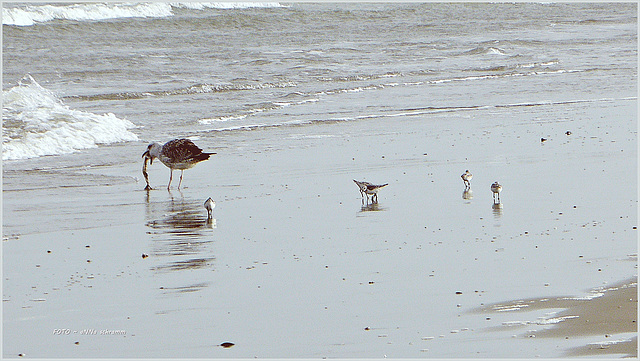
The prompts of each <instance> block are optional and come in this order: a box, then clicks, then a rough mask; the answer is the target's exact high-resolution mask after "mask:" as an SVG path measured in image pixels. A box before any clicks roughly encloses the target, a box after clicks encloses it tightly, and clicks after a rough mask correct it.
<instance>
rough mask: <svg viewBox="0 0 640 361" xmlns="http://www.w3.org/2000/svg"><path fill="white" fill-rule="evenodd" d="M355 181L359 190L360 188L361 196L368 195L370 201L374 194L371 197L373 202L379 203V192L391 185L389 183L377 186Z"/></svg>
mask: <svg viewBox="0 0 640 361" xmlns="http://www.w3.org/2000/svg"><path fill="white" fill-rule="evenodd" d="M353 181H354V182H355V183H356V184H357V185H358V188H360V195H361V196H363V195H367V200H369V194H372V196H371V201H372V202H378V191H379V190H380V188H382V187H385V186H387V185H389V183H385V184H381V185H375V184H371V183H369V182H359V181H357V180H355V179H354V180H353Z"/></svg>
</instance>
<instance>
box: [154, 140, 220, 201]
mask: <svg viewBox="0 0 640 361" xmlns="http://www.w3.org/2000/svg"><path fill="white" fill-rule="evenodd" d="M212 154H216V153H204V152H203V151H202V149H200V148H199V147H198V146H197V145H195V144H193V142H192V141H191V140H189V139H174V140H170V141H168V142H166V143H165V144H164V145H160V144H158V143H151V144H149V146H148V147H147V151H146V152H144V153H143V154H142V157H143V158H144V165H143V166H142V175H143V176H144V179H145V180H146V181H147V186H146V187H145V190H148V189H151V186H150V185H149V176H148V174H147V160H148V161H149V164H153V159H154V158H158V159H160V161H161V162H162V164H164V165H166V166H167V167H169V169H170V170H171V173H170V174H169V185H167V189H169V187H171V180H172V179H173V170H174V169H180V182H178V189H180V185H181V184H182V173H183V172H184V170H185V169H189V168H192V167H193V166H195V165H196V164H198V163H200V162H202V161H204V160H207V159H209V156H210V155H212Z"/></svg>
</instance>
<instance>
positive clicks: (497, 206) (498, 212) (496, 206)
mask: <svg viewBox="0 0 640 361" xmlns="http://www.w3.org/2000/svg"><path fill="white" fill-rule="evenodd" d="M491 208H492V209H493V216H494V217H495V218H500V216H502V203H500V202H497V203H496V202H494V203H493V204H492V205H491Z"/></svg>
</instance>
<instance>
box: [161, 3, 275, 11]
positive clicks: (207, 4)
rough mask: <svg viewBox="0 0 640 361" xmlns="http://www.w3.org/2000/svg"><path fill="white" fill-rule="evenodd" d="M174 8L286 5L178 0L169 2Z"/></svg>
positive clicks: (239, 7) (241, 7)
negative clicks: (177, 0)
mask: <svg viewBox="0 0 640 361" xmlns="http://www.w3.org/2000/svg"><path fill="white" fill-rule="evenodd" d="M171 6H174V7H176V8H185V9H192V10H202V9H206V8H209V9H248V8H280V7H286V6H285V5H282V4H280V3H277V2H206V3H201V2H178V3H171Z"/></svg>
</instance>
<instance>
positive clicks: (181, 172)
mask: <svg viewBox="0 0 640 361" xmlns="http://www.w3.org/2000/svg"><path fill="white" fill-rule="evenodd" d="M183 173H184V169H180V182H178V189H180V185H181V184H182V174H183Z"/></svg>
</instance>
